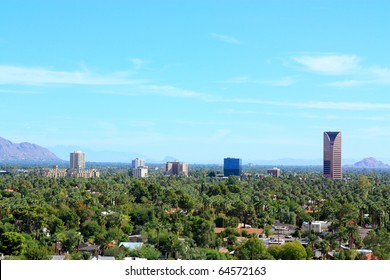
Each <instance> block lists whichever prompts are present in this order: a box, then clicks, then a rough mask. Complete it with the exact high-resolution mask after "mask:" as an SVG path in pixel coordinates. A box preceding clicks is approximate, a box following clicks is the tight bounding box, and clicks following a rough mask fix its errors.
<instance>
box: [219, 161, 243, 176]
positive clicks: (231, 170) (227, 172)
mask: <svg viewBox="0 0 390 280" xmlns="http://www.w3.org/2000/svg"><path fill="white" fill-rule="evenodd" d="M241 171H242V162H241V159H240V158H225V159H224V160H223V175H224V176H226V177H229V176H240V175H241Z"/></svg>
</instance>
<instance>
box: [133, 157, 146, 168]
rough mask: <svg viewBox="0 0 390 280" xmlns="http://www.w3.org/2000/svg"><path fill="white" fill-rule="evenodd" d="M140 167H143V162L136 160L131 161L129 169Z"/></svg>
mask: <svg viewBox="0 0 390 280" xmlns="http://www.w3.org/2000/svg"><path fill="white" fill-rule="evenodd" d="M140 166H145V160H143V159H139V158H136V159H133V160H132V161H131V167H132V168H137V167H140Z"/></svg>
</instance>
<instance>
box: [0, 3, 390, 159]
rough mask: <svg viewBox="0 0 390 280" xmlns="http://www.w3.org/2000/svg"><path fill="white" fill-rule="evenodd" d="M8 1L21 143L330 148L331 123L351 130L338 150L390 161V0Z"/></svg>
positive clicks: (4, 96)
mask: <svg viewBox="0 0 390 280" xmlns="http://www.w3.org/2000/svg"><path fill="white" fill-rule="evenodd" d="M150 4H153V5H150ZM0 8H1V10H2V11H3V16H2V17H1V18H0V31H1V32H0V97H1V100H2V101H1V102H0V126H1V127H2V130H1V136H2V137H5V138H7V139H11V140H12V141H14V142H25V141H28V142H33V143H36V144H38V145H40V146H44V147H47V148H48V149H50V150H51V151H53V152H55V153H56V154H58V151H59V150H61V149H62V150H68V151H69V150H75V149H80V150H82V151H84V152H85V153H87V154H88V158H89V159H91V160H94V161H98V160H99V158H98V157H96V158H95V157H92V158H91V157H90V156H89V155H93V154H92V153H91V150H92V151H97V152H101V153H103V152H104V151H107V152H110V153H111V154H112V155H114V154H115V153H114V152H117V153H128V154H131V156H130V157H129V159H128V160H131V158H135V157H136V156H138V155H134V154H136V153H137V154H139V157H143V158H145V157H146V158H152V159H156V160H162V159H164V158H165V157H167V156H171V157H173V158H177V159H180V160H183V161H185V162H190V163H193V162H200V163H202V162H215V163H222V159H223V158H225V157H227V156H232V157H239V158H242V159H243V160H244V161H245V162H251V161H255V160H273V159H280V158H292V159H307V160H310V159H322V156H323V155H322V146H323V145H322V135H323V132H324V131H342V132H343V159H344V158H345V159H348V158H351V159H362V158H365V157H369V156H372V157H375V158H378V159H382V160H383V159H385V160H388V159H390V150H389V149H387V148H386V147H387V141H388V140H387V139H388V138H389V136H390V113H389V111H390V110H389V109H390V95H389V93H388V92H390V90H389V88H390V55H389V54H388V49H390V30H389V29H388V28H387V26H389V24H390V19H389V18H388V13H389V11H390V3H389V2H388V1H379V0H377V1H370V2H369V3H368V2H366V1H342V2H340V1H335V0H332V1H326V2H324V3H322V2H313V1H307V0H306V1H304V0H301V1H294V3H290V2H287V1H272V2H271V1H250V0H247V1H229V2H226V1H186V3H185V4H184V3H179V2H177V1H164V3H159V2H156V1H153V2H149V1H145V2H142V3H141V2H140V3H137V2H135V1H134V2H132V1H126V2H123V1H115V2H112V3H95V1H82V3H79V1H55V2H53V3H52V2H48V1H34V3H28V2H27V3H25V2H23V3H22V4H21V3H19V2H18V1H3V2H2V4H0ZM362 147H364V148H362ZM64 154H65V153H64ZM68 155H69V152H68ZM59 156H60V155H59ZM60 157H61V156H60ZM102 157H103V156H102ZM117 157H119V155H118V156H117ZM62 158H63V159H64V157H63V156H62ZM112 160H113V161H114V158H113V159H112Z"/></svg>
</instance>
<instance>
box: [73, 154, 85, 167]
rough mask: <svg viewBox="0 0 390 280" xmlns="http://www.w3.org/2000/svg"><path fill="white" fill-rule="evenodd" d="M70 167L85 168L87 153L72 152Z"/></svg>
mask: <svg viewBox="0 0 390 280" xmlns="http://www.w3.org/2000/svg"><path fill="white" fill-rule="evenodd" d="M69 167H70V169H84V168H85V154H84V153H83V152H81V151H74V152H73V153H70V160H69Z"/></svg>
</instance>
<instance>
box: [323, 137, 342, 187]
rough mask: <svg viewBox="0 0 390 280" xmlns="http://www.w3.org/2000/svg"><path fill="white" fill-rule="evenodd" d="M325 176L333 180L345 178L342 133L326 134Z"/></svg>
mask: <svg viewBox="0 0 390 280" xmlns="http://www.w3.org/2000/svg"><path fill="white" fill-rule="evenodd" d="M324 176H325V177H327V178H329V179H331V180H341V179H342V178H343V173H342V167H341V132H340V131H336V132H334V131H327V132H324Z"/></svg>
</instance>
